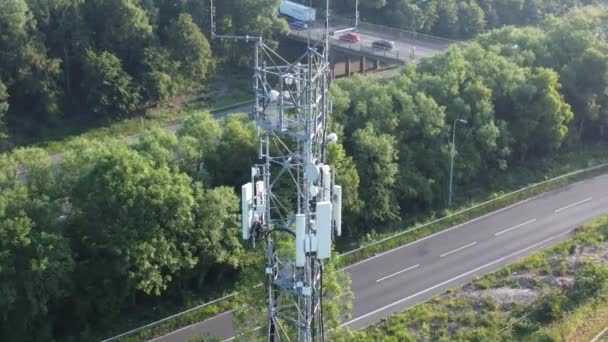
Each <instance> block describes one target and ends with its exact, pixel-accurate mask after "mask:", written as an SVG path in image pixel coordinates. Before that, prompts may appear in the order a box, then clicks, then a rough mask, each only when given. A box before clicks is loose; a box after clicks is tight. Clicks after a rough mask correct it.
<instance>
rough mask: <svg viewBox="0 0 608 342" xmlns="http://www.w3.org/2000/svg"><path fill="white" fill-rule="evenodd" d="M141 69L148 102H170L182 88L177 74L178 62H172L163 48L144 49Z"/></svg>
mask: <svg viewBox="0 0 608 342" xmlns="http://www.w3.org/2000/svg"><path fill="white" fill-rule="evenodd" d="M143 67H144V70H145V71H144V74H143V76H142V77H143V82H142V83H143V87H144V91H145V98H146V99H147V100H148V101H152V102H163V101H167V100H170V99H172V98H173V97H175V96H176V95H177V94H178V92H179V91H180V90H181V89H182V88H183V86H182V85H181V84H180V81H181V77H180V76H179V73H178V68H179V62H177V61H175V60H172V59H171V57H170V56H169V53H168V52H167V51H166V50H164V49H163V48H146V49H145V50H144V61H143Z"/></svg>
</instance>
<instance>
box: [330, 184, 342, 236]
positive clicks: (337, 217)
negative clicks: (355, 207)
mask: <svg viewBox="0 0 608 342" xmlns="http://www.w3.org/2000/svg"><path fill="white" fill-rule="evenodd" d="M332 209H333V211H332V216H333V219H334V224H335V229H336V236H342V186H340V185H334V198H333V208H332Z"/></svg>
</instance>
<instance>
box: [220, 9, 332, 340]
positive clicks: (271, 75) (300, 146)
mask: <svg viewBox="0 0 608 342" xmlns="http://www.w3.org/2000/svg"><path fill="white" fill-rule="evenodd" d="M309 1H310V0H309ZM308 19H311V21H312V20H314V18H308ZM211 26H212V37H213V38H214V39H232V40H245V41H252V42H254V48H255V52H254V53H255V55H254V74H253V87H254V92H255V103H254V106H253V112H252V119H253V120H255V122H256V131H257V141H258V144H259V145H258V146H259V149H258V157H259V162H258V163H256V164H255V165H253V167H252V172H251V181H250V182H248V183H247V184H245V185H243V186H242V190H241V191H242V194H241V195H242V228H243V232H242V233H243V239H245V240H247V241H249V242H250V245H252V246H255V245H256V243H259V242H262V244H263V245H264V248H265V250H266V266H265V270H264V271H265V274H266V278H267V280H266V287H267V304H268V323H267V329H266V334H267V337H268V341H273V342H274V341H281V340H285V341H293V340H296V341H302V342H312V341H324V327H323V322H322V316H323V312H322V300H323V292H322V278H323V276H322V274H323V263H324V261H325V260H327V259H328V258H329V257H330V256H331V242H332V238H333V237H334V236H339V235H340V232H341V194H342V190H341V187H340V186H338V185H335V184H334V177H332V170H331V168H330V166H329V165H327V164H326V160H325V159H326V158H325V154H326V153H325V149H326V144H328V143H331V142H334V141H335V138H336V136H335V134H333V133H332V134H329V135H328V134H327V133H328V132H327V123H328V115H329V113H330V111H331V101H330V98H329V81H330V79H331V69H330V64H329V0H327V1H326V4H325V20H324V28H323V30H322V33H320V34H317V35H314V33H313V32H315V31H313V30H309V31H308V39H307V44H306V51H305V52H304V53H303V54H302V55H301V56H300V58H298V59H297V60H296V61H295V62H288V61H287V60H286V59H285V58H283V57H281V56H280V55H279V54H278V53H277V52H276V51H274V50H273V49H271V48H270V47H269V46H267V45H266V44H264V41H263V39H262V37H251V36H248V35H244V36H227V35H218V34H216V29H215V7H214V6H213V0H211ZM316 32H318V31H316ZM279 189H280V190H279Z"/></svg>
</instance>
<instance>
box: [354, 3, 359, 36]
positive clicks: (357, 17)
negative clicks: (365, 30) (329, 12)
mask: <svg viewBox="0 0 608 342" xmlns="http://www.w3.org/2000/svg"><path fill="white" fill-rule="evenodd" d="M358 29H359V0H355V32H357V30H358Z"/></svg>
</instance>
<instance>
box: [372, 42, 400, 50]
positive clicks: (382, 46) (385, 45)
mask: <svg viewBox="0 0 608 342" xmlns="http://www.w3.org/2000/svg"><path fill="white" fill-rule="evenodd" d="M372 47H373V48H374V49H379V50H392V49H393V48H394V47H395V43H393V42H391V41H388V40H376V41H375V42H373V43H372Z"/></svg>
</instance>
